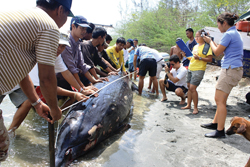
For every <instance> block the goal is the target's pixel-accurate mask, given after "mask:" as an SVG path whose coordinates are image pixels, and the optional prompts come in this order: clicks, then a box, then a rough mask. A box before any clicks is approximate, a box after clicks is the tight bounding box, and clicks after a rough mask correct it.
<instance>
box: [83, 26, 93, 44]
mask: <svg viewBox="0 0 250 167" xmlns="http://www.w3.org/2000/svg"><path fill="white" fill-rule="evenodd" d="M94 29H95V25H94V24H93V23H89V27H87V32H86V33H85V34H84V36H83V38H82V40H91V39H92V34H93V31H94Z"/></svg>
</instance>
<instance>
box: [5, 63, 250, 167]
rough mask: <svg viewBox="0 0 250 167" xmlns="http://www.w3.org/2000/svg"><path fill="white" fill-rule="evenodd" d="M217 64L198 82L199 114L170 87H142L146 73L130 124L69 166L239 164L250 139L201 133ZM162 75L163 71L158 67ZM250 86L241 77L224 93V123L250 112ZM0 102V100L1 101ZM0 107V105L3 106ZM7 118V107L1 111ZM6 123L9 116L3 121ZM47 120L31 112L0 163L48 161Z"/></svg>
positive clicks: (211, 104)
mask: <svg viewBox="0 0 250 167" xmlns="http://www.w3.org/2000/svg"><path fill="white" fill-rule="evenodd" d="M219 69H220V68H219V67H217V66H210V65H208V67H207V71H206V74H205V77H204V79H203V81H202V83H201V85H200V86H199V87H198V89H197V90H198V93H199V106H198V109H199V114H197V115H193V114H192V110H181V109H180V108H181V107H182V106H183V105H179V101H180V98H178V97H177V96H175V95H174V94H173V93H171V92H168V93H167V97H168V100H167V101H165V102H160V99H161V98H162V95H161V94H160V96H159V97H158V98H156V97H154V95H149V94H147V92H146V88H147V86H148V78H146V79H145V84H144V90H145V91H144V92H143V94H142V96H138V95H137V94H136V93H134V99H133V101H134V108H133V113H132V114H133V115H132V116H130V117H129V118H128V122H129V124H130V125H131V128H130V129H129V130H127V131H126V132H124V133H123V134H116V135H114V136H112V137H110V138H109V139H107V140H105V141H104V142H102V143H101V144H99V145H98V146H97V147H96V148H95V149H94V150H93V151H91V152H90V153H89V154H87V155H86V156H84V157H82V158H79V159H77V160H76V161H75V162H74V163H72V164H71V166H81V167H85V166H87V167H117V166H119V167H153V166H155V167H163V166H169V167H180V166H187V167H191V166H192V167H196V166H197V167H201V166H204V167H207V166H209V167H215V166H218V167H228V166H229V167H241V166H244V165H245V164H246V162H247V160H248V158H249V157H250V142H249V141H247V140H246V139H245V138H244V137H243V136H240V135H232V136H227V137H226V138H225V139H210V138H205V137H204V134H205V133H207V132H210V131H211V130H208V129H204V128H201V127H200V124H203V123H209V122H211V121H212V119H213V116H214V114H215V111H216V105H215V101H214V93H215V88H214V87H215V84H216V80H215V77H216V76H217V75H218V74H219V73H220V71H219ZM161 77H162V78H163V77H164V72H162V73H161ZM249 91H250V80H249V78H243V79H242V80H241V82H240V84H239V85H238V86H237V87H235V88H234V89H233V90H232V92H231V94H230V95H229V98H228V103H227V104H228V105H227V109H228V116H227V119H226V127H225V128H226V129H227V128H228V127H229V126H230V120H231V118H232V117H234V116H240V117H244V118H246V119H247V120H250V119H248V118H247V115H249V114H250V105H248V104H246V103H245V94H246V93H247V92H249ZM2 105H3V104H2ZM1 108H2V107H1ZM4 114H6V115H5V116H7V118H8V119H6V120H9V117H10V116H9V115H7V114H9V113H8V112H6V110H5V112H4ZM7 124H9V122H8V123H7ZM46 125H47V124H46V122H45V121H43V120H41V119H40V118H39V117H38V116H36V114H34V113H30V114H29V116H28V118H27V119H26V120H25V122H24V124H22V126H21V127H20V129H19V130H17V132H16V137H15V138H14V139H12V145H11V149H10V156H9V158H8V159H7V161H5V162H3V163H2V164H1V165H2V166H49V152H48V135H47V134H48V133H47V126H46Z"/></svg>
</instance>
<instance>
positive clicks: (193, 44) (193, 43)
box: [186, 39, 197, 52]
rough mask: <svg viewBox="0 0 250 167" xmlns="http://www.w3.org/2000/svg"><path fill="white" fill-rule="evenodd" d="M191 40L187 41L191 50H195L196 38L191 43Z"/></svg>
mask: <svg viewBox="0 0 250 167" xmlns="http://www.w3.org/2000/svg"><path fill="white" fill-rule="evenodd" d="M189 41H190V40H188V41H187V42H186V45H187V47H188V48H189V49H190V51H191V52H192V51H193V48H194V46H195V45H196V44H197V42H196V40H195V39H194V40H193V41H192V42H191V43H189Z"/></svg>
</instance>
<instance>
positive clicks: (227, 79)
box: [215, 67, 243, 94]
mask: <svg viewBox="0 0 250 167" xmlns="http://www.w3.org/2000/svg"><path fill="white" fill-rule="evenodd" d="M242 75H243V68H242V67H238V68H234V69H231V68H229V69H221V73H220V76H219V79H218V81H217V84H216V86H215V88H216V89H218V90H221V91H223V92H225V93H227V94H229V93H230V92H231V90H232V89H233V87H235V86H236V85H237V84H238V83H239V81H240V80H241V78H242Z"/></svg>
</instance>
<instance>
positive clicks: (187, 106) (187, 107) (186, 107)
mask: <svg viewBox="0 0 250 167" xmlns="http://www.w3.org/2000/svg"><path fill="white" fill-rule="evenodd" d="M181 109H182V110H185V109H191V107H190V106H189V105H186V106H185V107H181Z"/></svg>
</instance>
